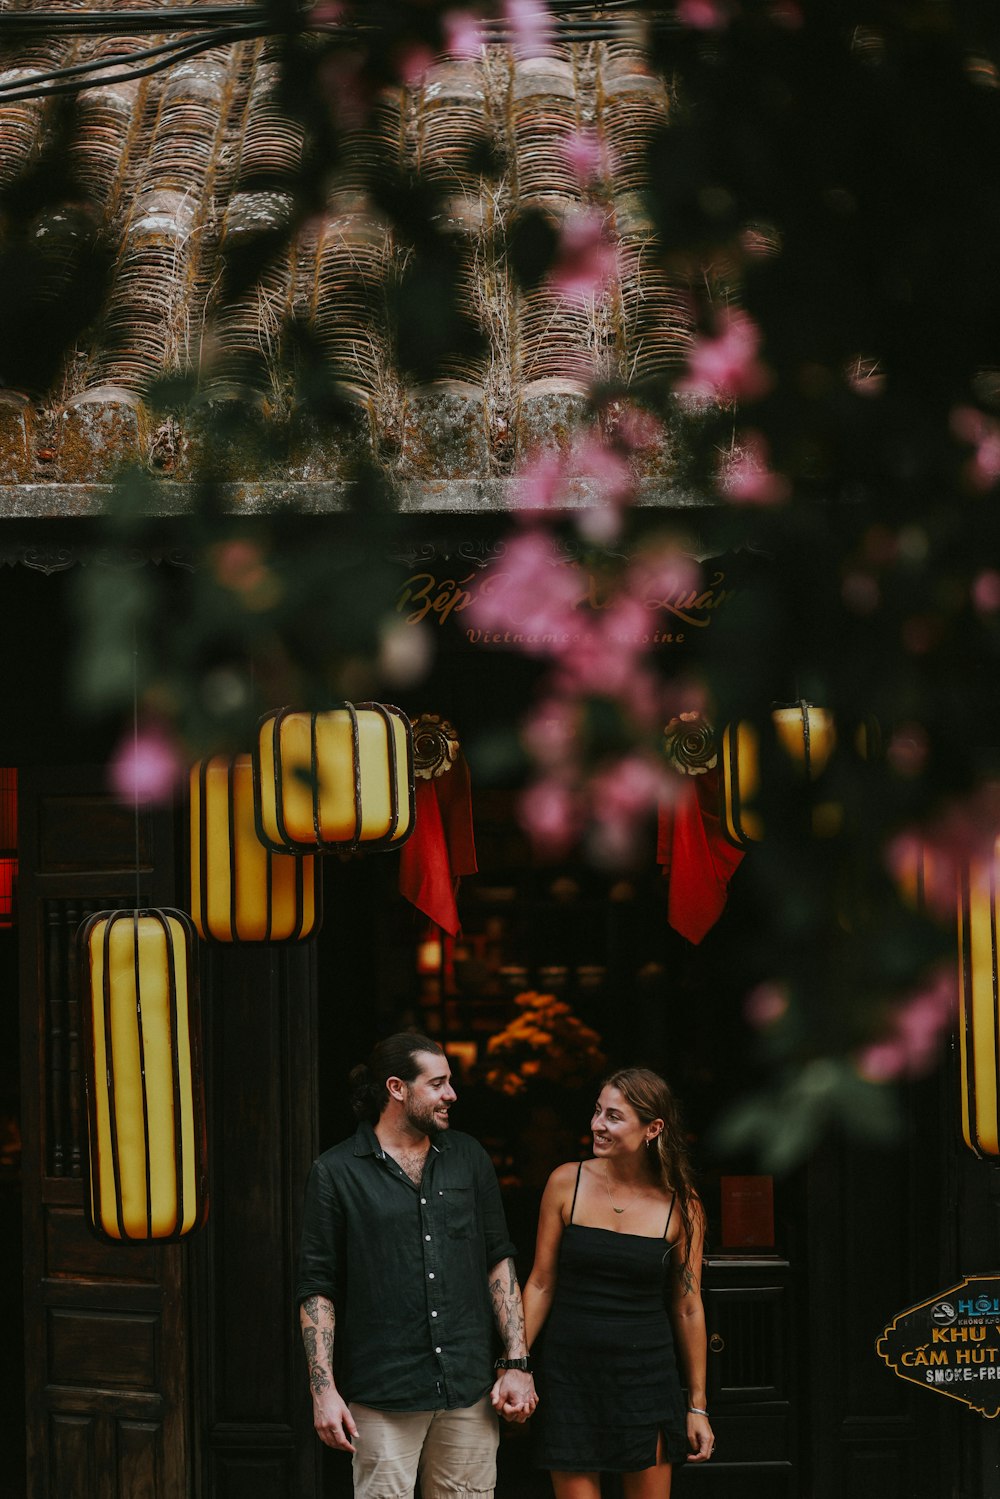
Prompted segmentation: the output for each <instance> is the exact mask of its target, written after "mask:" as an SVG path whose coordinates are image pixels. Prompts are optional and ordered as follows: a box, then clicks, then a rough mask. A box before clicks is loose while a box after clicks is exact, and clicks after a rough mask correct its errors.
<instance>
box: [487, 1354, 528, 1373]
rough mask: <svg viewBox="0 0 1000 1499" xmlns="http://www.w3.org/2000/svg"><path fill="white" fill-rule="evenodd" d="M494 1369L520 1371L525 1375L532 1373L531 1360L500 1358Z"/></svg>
mask: <svg viewBox="0 0 1000 1499" xmlns="http://www.w3.org/2000/svg"><path fill="white" fill-rule="evenodd" d="M493 1367H494V1369H520V1370H522V1372H523V1373H525V1374H530V1373H531V1359H530V1358H498V1359H497V1361H496V1363H495V1364H494V1365H493Z"/></svg>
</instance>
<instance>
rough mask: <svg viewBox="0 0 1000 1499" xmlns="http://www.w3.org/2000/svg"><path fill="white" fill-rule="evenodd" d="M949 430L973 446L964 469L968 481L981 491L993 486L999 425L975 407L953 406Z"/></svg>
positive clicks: (997, 475) (999, 460) (998, 474)
mask: <svg viewBox="0 0 1000 1499" xmlns="http://www.w3.org/2000/svg"><path fill="white" fill-rule="evenodd" d="M951 430H952V432H953V433H954V434H955V436H956V437H957V438H959V440H960V441H962V442H965V443H968V444H969V445H970V446H971V447H972V449H973V453H972V457H971V458H970V459H969V460H968V462H967V463H966V464H965V467H964V470H963V472H964V474H965V477H966V479H967V480H968V482H969V484H970V485H971V486H972V488H973V489H975V490H978V491H979V492H981V493H983V492H985V491H986V490H988V489H992V488H993V486H994V484H995V483H996V481H997V479H1000V426H998V425H997V423H996V422H995V421H993V420H992V419H991V418H990V417H987V416H984V415H983V413H982V412H981V411H977V410H976V408H975V407H974V406H956V407H955V409H954V411H953V412H952V414H951Z"/></svg>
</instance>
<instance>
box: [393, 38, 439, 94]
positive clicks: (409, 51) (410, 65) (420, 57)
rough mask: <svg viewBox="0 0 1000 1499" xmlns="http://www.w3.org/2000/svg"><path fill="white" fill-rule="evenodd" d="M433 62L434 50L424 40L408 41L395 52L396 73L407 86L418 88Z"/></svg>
mask: <svg viewBox="0 0 1000 1499" xmlns="http://www.w3.org/2000/svg"><path fill="white" fill-rule="evenodd" d="M433 63H434V51H433V49H432V48H431V47H428V46H427V45H426V43H424V42H410V43H409V44H408V45H407V46H405V47H401V48H400V49H399V50H398V51H397V53H396V75H397V77H398V78H399V81H400V83H405V85H406V87H407V88H418V87H419V85H420V84H421V83H422V82H423V80H424V77H425V75H426V73H427V70H428V68H430V67H432V66H433Z"/></svg>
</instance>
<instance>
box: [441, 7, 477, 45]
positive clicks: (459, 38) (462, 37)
mask: <svg viewBox="0 0 1000 1499" xmlns="http://www.w3.org/2000/svg"><path fill="white" fill-rule="evenodd" d="M441 26H442V29H443V31H444V41H445V49H446V51H448V52H450V53H451V54H452V56H453V57H478V56H479V52H480V49H481V48H482V46H483V31H482V26H481V24H480V17H479V16H477V15H476V13H475V12H474V11H471V10H448V11H445V13H444V15H443V16H442V17H441Z"/></svg>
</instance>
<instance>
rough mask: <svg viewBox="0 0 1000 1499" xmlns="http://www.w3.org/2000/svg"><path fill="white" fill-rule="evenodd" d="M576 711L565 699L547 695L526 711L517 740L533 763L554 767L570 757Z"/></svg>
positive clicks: (575, 738)
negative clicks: (529, 710) (519, 737)
mask: <svg viewBox="0 0 1000 1499" xmlns="http://www.w3.org/2000/svg"><path fill="white" fill-rule="evenodd" d="M579 726H580V712H579V708H578V706H577V704H576V703H575V702H573V701H572V700H570V699H568V698H561V697H550V698H546V700H545V701H544V702H543V703H539V705H538V707H537V708H535V709H533V711H532V712H531V713H529V714H528V716H527V718H525V719H524V720H523V721H522V724H521V741H522V743H523V744H524V747H525V749H526V750H527V751H528V753H529V755H530V756H531V757H532V759H533V760H534V761H535V763H536V764H537V765H542V766H545V767H546V768H547V769H549V770H551V769H554V768H555V767H556V766H558V765H566V764H568V763H569V762H570V761H571V760H572V759H573V757H574V751H575V749H576V743H577V734H578V731H579Z"/></svg>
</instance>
